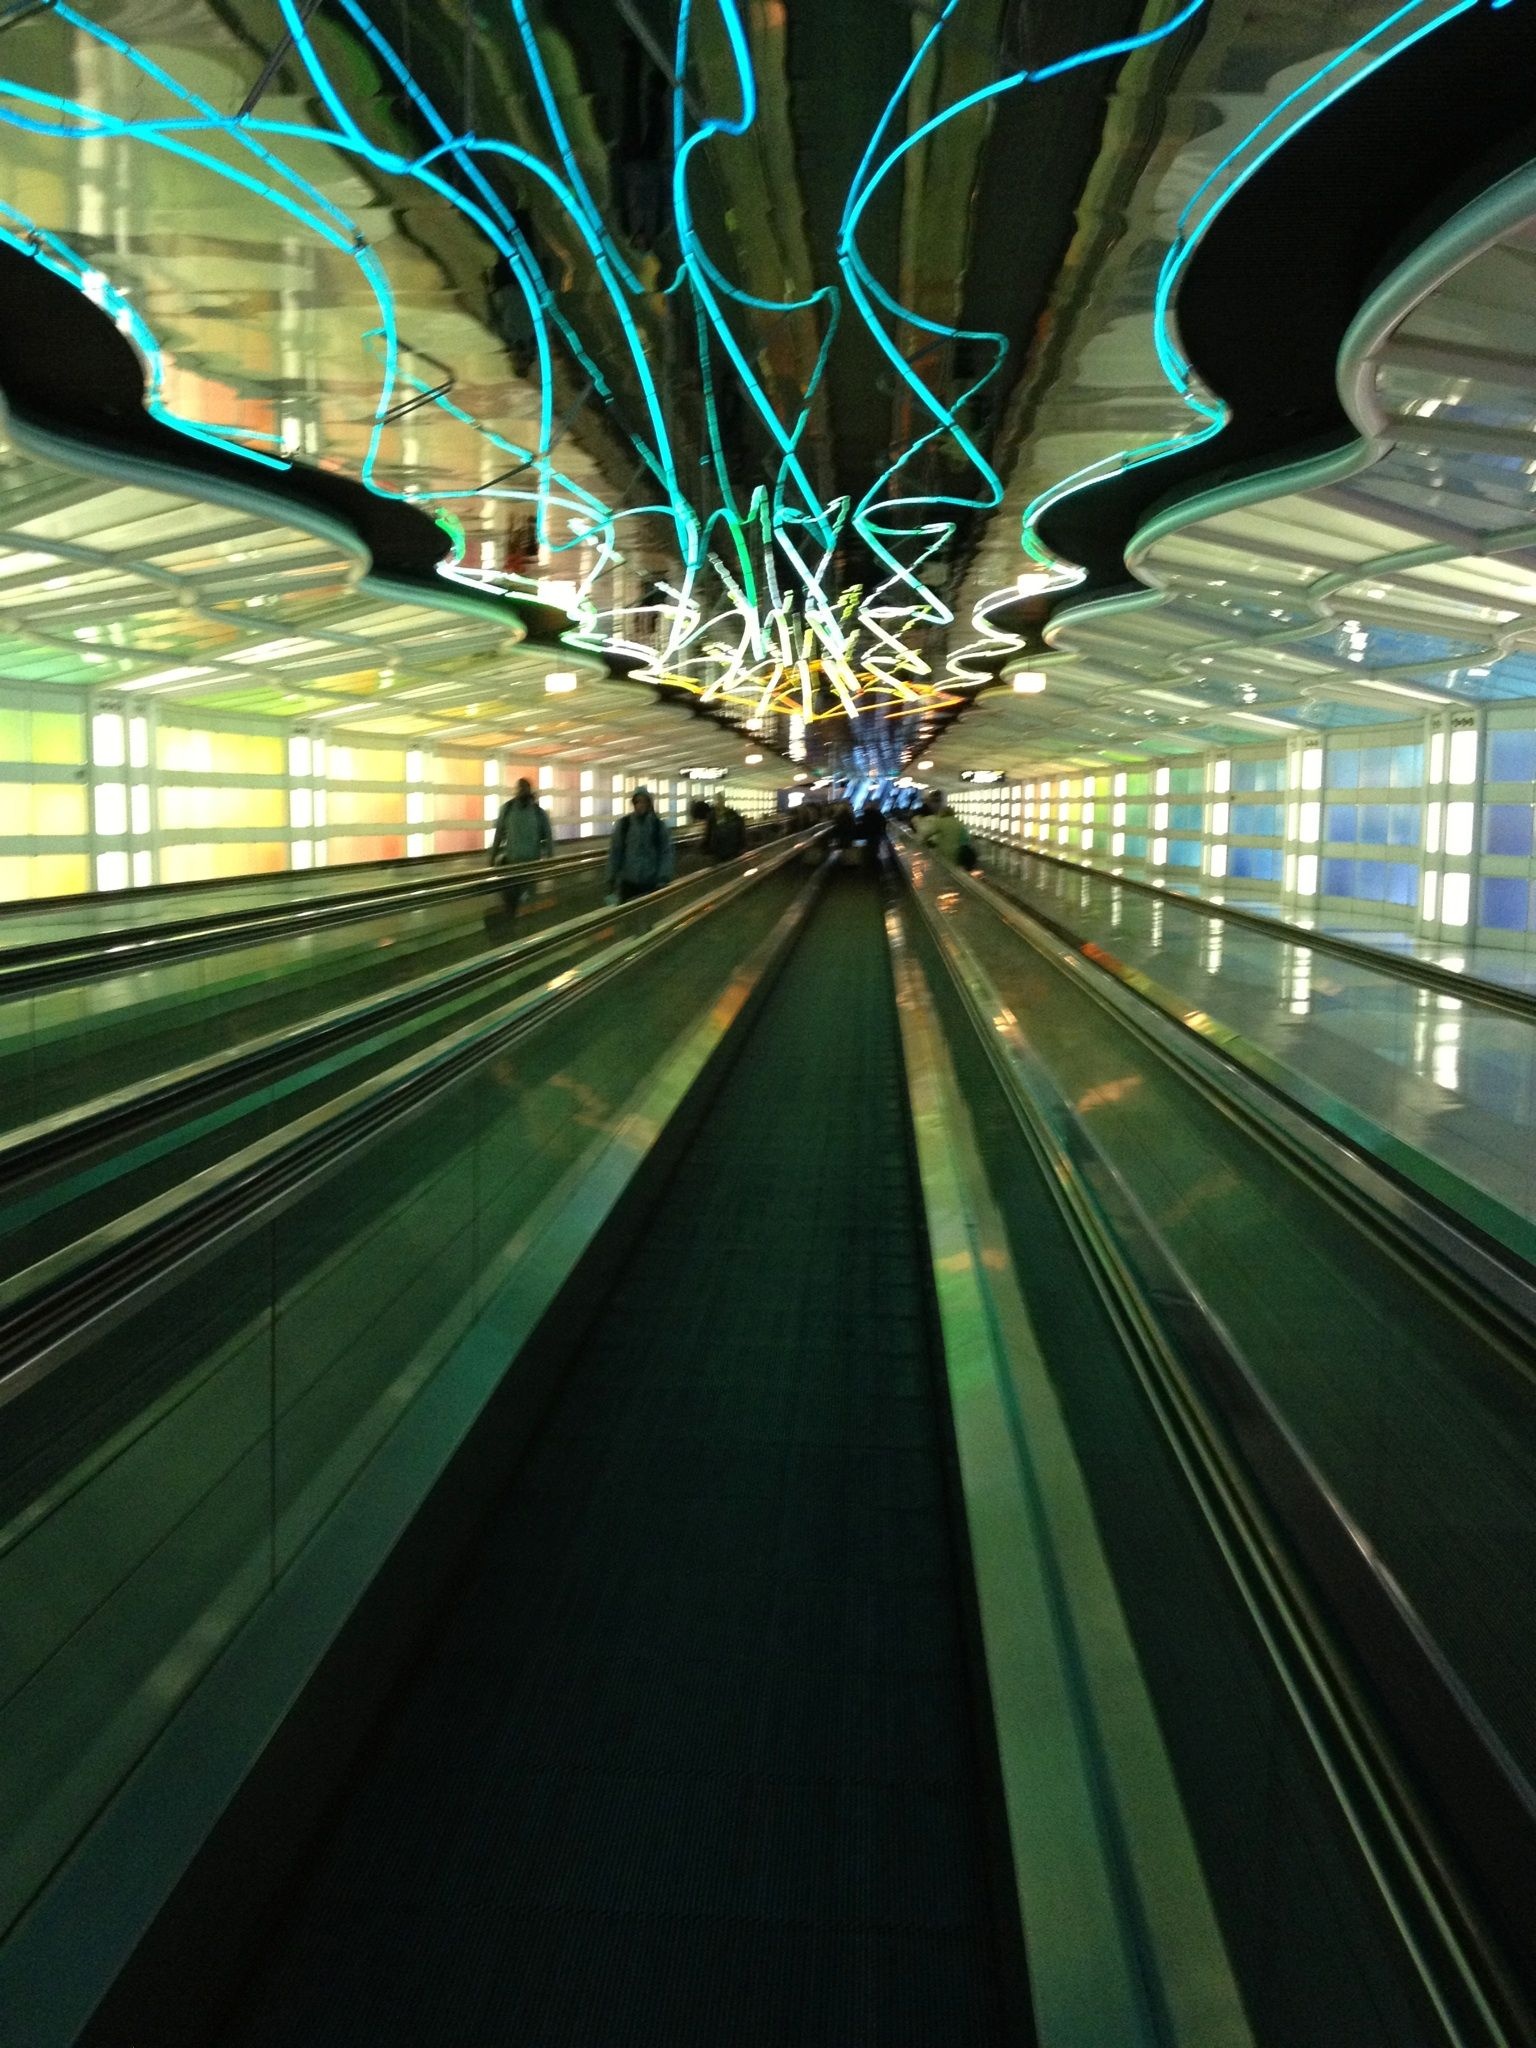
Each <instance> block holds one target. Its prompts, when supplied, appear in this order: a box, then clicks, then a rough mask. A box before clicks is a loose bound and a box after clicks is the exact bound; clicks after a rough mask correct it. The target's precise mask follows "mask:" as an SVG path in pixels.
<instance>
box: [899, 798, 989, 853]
mask: <svg viewBox="0 0 1536 2048" xmlns="http://www.w3.org/2000/svg"><path fill="white" fill-rule="evenodd" d="M928 805H929V808H928V810H927V811H926V812H925V813H924V815H923V816H922V817H920V818H919V819H918V820H917V823H916V825H915V826H914V828H913V829H914V830H915V832H916V833H917V837H918V842H919V844H920V845H923V846H926V847H928V848H929V849H930V850H931V851H932V852H934V853H941V854H942V855H943V856H944V858H945V859H946V860H958V861H960V863H961V866H962V867H968V866H973V865H974V864H975V859H976V856H975V855H974V854H971V859H970V860H969V861H965V860H962V859H961V856H962V854H963V853H966V852H969V851H970V844H971V835H970V833H969V832H967V830H966V829H965V824H964V821H963V820H962V819H960V818H957V817H956V816H955V814H954V812H953V811H952V810H951V809H950V808H949V798H948V797H947V796H946V795H945V794H944V792H943V790H942V789H931V790H930V791H929V792H928Z"/></svg>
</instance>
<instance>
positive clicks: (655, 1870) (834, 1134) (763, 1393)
mask: <svg viewBox="0 0 1536 2048" xmlns="http://www.w3.org/2000/svg"><path fill="white" fill-rule="evenodd" d="M883 951H884V943H883V936H882V932H881V926H880V919H879V908H878V896H877V893H876V890H875V889H874V887H873V886H871V885H869V884H867V883H866V882H865V881H864V880H863V878H861V877H855V876H846V877H837V878H834V881H833V884H832V886H831V889H830V891H829V894H828V897H827V899H826V900H825V902H824V904H823V906H822V908H821V909H820V910H819V911H818V912H817V913H816V915H815V917H814V918H813V920H812V923H811V926H810V928H809V930H808V932H807V934H806V936H805V938H804V939H803V940H802V942H801V944H800V946H799V948H798V950H797V952H796V953H795V955H794V956H793V957H792V959H791V961H790V962H789V964H788V966H787V968H786V969H785V971H784V974H783V977H782V979H781V980H780V982H779V984H778V986H777V988H776V989H775V990H774V992H773V993H772V995H771V996H770V998H769V1000H768V1003H767V1006H766V1008H765V1010H764V1013H763V1015H762V1017H761V1019H760V1021H759V1022H758V1024H757V1026H756V1027H755V1029H754V1031H753V1032H752V1035H751V1036H750V1038H749V1040H748V1042H747V1043H746V1044H745V1045H744V1047H743V1048H742V1051H741V1054H740V1057H739V1061H738V1063H737V1065H736V1066H735V1068H734V1069H733V1071H732V1074H731V1076H730V1077H729V1079H728V1080H727V1082H726V1084H725V1087H724V1089H723V1091H722V1093H721V1095H720V1096H719V1098H718V1099H717V1101H716V1103H715V1105H714V1107H713V1109H712V1111H711V1113H710V1114H709V1116H708V1118H707V1120H706V1122H705V1124H704V1126H703V1128H702V1129H701V1131H700V1133H699V1134H698V1136H697V1137H696V1138H695V1140H694V1141H693V1143H692V1145H691V1147H690V1149H689V1151H688V1153H687V1154H686V1155H685V1157H684V1159H683V1160H682V1162H681V1163H680V1165H679V1168H678V1170H677V1172H676V1174H675V1176H674V1178H673V1179H672V1181H671V1183H670V1184H669V1186H668V1188H667V1190H666V1192H665V1194H664V1195H663V1197H662V1198H661V1199H660V1201H659V1202H658V1203H657V1205H656V1208H655V1212H654V1219H653V1221H652V1223H651V1225H650V1227H649V1229H648V1231H647V1233H646V1235H645V1237H644V1238H643V1239H642V1241H641V1243H640V1244H639V1245H638V1247H637V1248H636V1250H635V1251H634V1253H633V1256H632V1257H631V1259H630V1261H629V1263H628V1265H627V1267H626V1268H625V1270H624V1272H623V1274H622V1275H621V1278H620V1280H619V1283H618V1285H617V1287H616V1290H615V1292H614V1294H613V1296H612V1298H611V1300H610V1301H609V1302H608V1304H607V1306H606V1308H605V1310H604V1312H603V1314H602V1316H601V1318H600V1320H599V1321H598V1323H597V1324H596V1326H595V1327H594V1328H593V1330H592V1331H591V1333H590V1336H589V1338H588V1340H587V1342H586V1344H585V1346H584V1349H583V1351H582V1353H581V1355H580V1356H579V1358H578V1359H577V1360H576V1362H575V1365H574V1369H573V1371H572V1373H571V1376H570V1379H569V1382H568V1384H567V1387H566V1389H565V1391H564V1393H563V1394H562V1396H561V1399H560V1401H559V1403H558V1405H557V1407H556V1409H555V1411H554V1412H553V1414H552V1415H551V1417H550V1418H549V1420H548V1422H547V1424H546V1426H545V1427H544V1429H543V1431H542V1433H541V1435H540V1436H539V1437H538V1439H537V1440H536V1441H535V1443H534V1446H533V1448H532V1450H531V1452H530V1454H529V1456H528V1458H527V1459H526V1461H525V1463H524V1466H523V1468H522V1470H521V1471H520V1473H519V1475H518V1478H517V1481H516V1484H515V1486H514V1488H513V1489H512V1492H511V1494H510V1496H509V1498H508V1500H507V1502H506V1505H505V1507H504V1508H503V1510H502V1511H501V1514H500V1517H499V1519H498V1520H497V1522H496V1523H495V1525H494V1527H493V1528H492V1530H491V1532H490V1534H489V1538H488V1540H487V1542H486V1545H485V1548H484V1552H483V1555H482V1556H481V1557H480V1559H479V1561H478V1565H477V1568H476V1569H475V1571H474V1573H473V1576H472V1577H471V1578H470V1580H469V1582H468V1583H467V1584H466V1586H465V1587H464V1589H463V1592H462V1595H461V1597H460V1598H459V1599H458V1601H457V1604H456V1606H455V1607H454V1608H453V1609H452V1611H451V1612H450V1613H449V1614H448V1615H447V1617H446V1619H445V1621H444V1624H443V1627H442V1633H441V1635H440V1637H439V1639H438V1640H437V1642H436V1643H435V1645H434V1647H433V1648H432V1649H431V1651H430V1652H429V1654H428V1656H427V1658H426V1659H425V1661H424V1663H423V1665H422V1666H421V1668H420V1669H419V1671H418V1673H417V1674H416V1676H415V1678H414V1680H413V1681H412V1682H411V1683H410V1684H409V1686H408V1688H407V1689H406V1691H405V1693H404V1696H403V1697H402V1698H401V1699H400V1700H399V1701H398V1704H397V1709H396V1711H395V1712H394V1714H393V1716H392V1719H391V1720H390V1722H389V1724H388V1726H387V1728H386V1729H385V1731H384V1732H383V1734H382V1737H381V1739H380V1741H379V1743H378V1745H377V1746H376V1748H375V1750H374V1752H373V1754H372V1755H371V1758H370V1759H369V1761H368V1764H367V1767H366V1768H365V1769H364V1770H363V1771H362V1772H361V1773H360V1774H359V1776H358V1778H357V1779H356V1782H355V1783H354V1784H353V1786H352V1788H351V1791H350V1795H349V1796H348V1797H347V1799H346V1802H345V1806H344V1809H343V1810H342V1812H341V1814H340V1816H339V1820H338V1823H337V1826H336V1829H335V1832H334V1835H333V1837H332V1839H331V1840H330V1843H329V1845H328V1847H327V1848H326V1849H325V1851H324V1853H323V1855H322V1856H321V1858H320V1860H319V1863H318V1865H317V1867H316V1868H315V1869H314V1871H313V1873H312V1875H311V1878H310V1880H309V1882H308V1885H307V1888H306V1889H305V1890H304V1891H303V1893H302V1894H301V1896H300V1897H299V1899H298V1901H297V1903H296V1905H295V1907H294V1910H293V1914H292V1918H291V1921H290V1923H289V1925H288V1926H287V1927H286V1929H285V1930H284V1932H283V1934H282V1936H281V1937H280V1941H279V1946H278V1952H277V1954H276V1956H275V1958H274V1960H273V1961H272V1962H271V1964H270V1967H268V1968H267V1969H266V1971H265V1972H264V1974H263V1975H262V1976H261V1977H260V1979H259V1980H258V1981H257V1983H256V1984H254V1985H253V1986H252V1987H251V1988H250V1990H249V1993H248V1995H247V1998H246V2000H245V2002H244V2009H243V2011H242V2014H241V2016H240V2019H239V2021H238V2023H237V2024H236V2025H235V2027H234V2029H233V2031H232V2033H231V2034H230V2036H229V2037H228V2038H229V2042H230V2044H231V2048H235V2044H238V2048H294V2044H297V2043H300V2042H303V2043H310V2042H321V2041H324V2042H327V2043H347V2042H367V2043H369V2044H370V2048H389V2044H395V2043H400V2044H404V2043H407V2042H409V2043H411V2044H415V2048H421V2044H437V2043H443V2044H450V2043H451V2044H454V2048H461V2044H464V2043H469V2042H476V2043H481V2042H483V2043H489V2042H492V2041H506V2042H513V2041H518V2042H523V2041H526V2042H529V2043H538V2044H540V2048H559V2044H570V2048H597V2044H600V2043H601V2044H607V2043H615V2044H616V2043H618V2042H621V2041H622V2042H625V2043H636V2044H639V2043H651V2042H656V2043H662V2042H665V2043H668V2044H679V2043H685V2042H710V2043H722V2044H723V2043H727V2042H729V2043H732V2044H737V2043H762V2044H764V2048H767V2044H772V2048H782V2044H785V2043H790V2042H793V2043H795V2044H797V2048H817V2044H825V2048H847V2044H851V2043H858V2044H860V2048H879V2044H898V2043H900V2044H911V2048H932V2044H934V2043H936V2042H940V2041H955V2042H962V2041H963V2042H965V2043H967V2044H975V2048H983V2044H986V2043H988V2042H993V2041H998V2042H1001V2041H1003V2040H1007V2041H1009V2042H1010V2043H1019V2042H1021V2041H1026V2040H1027V2038H1028V2025H1027V2021H1021V2019H1020V2018H1019V2016H1018V2014H1017V2013H1009V2012H1007V2011H1005V1995H1004V1992H1003V1990H1002V1986H1003V1985H1004V1984H1005V1983H1008V1984H1016V1983H1017V1981H1018V1970H1019V1963H1018V1958H1017V1955H1016V1954H1014V1953H1013V1952H1012V1948H1013V1945H1012V1944H1008V1943H1005V1942H1004V1941H1003V1940H1002V1939H1001V1938H1000V1937H999V1936H998V1934H997V1932H996V1926H997V1920H996V1915H995V1906H996V1902H997V1898H998V1894H999V1889H1000V1886H999V1879H998V1873H997V1872H996V1870H995V1868H994V1866H993V1863H992V1857H991V1851H990V1850H989V1847H988V1843H989V1839H990V1837H989V1833H988V1829H987V1827H986V1826H985V1824H984V1821H985V1815H986V1812H987V1801H988V1797H989V1794H988V1789H987V1788H988V1784H989V1779H988V1771H989V1769H990V1765H989V1764H988V1762H987V1761H986V1760H985V1759H983V1758H982V1757H981V1756H980V1754H979V1752H978V1744H977V1739H976V1735H975V1728H976V1722H975V1719H974V1699H973V1696H972V1691H971V1685H972V1680H971V1670H970V1665H969V1662H968V1659H967V1656H966V1654H965V1649H964V1643H963V1638H962V1622H961V1609H960V1605H959V1601H958V1599H957V1587H958V1585H959V1584H960V1582H961V1575H962V1573H963V1571H964V1564H963V1560H962V1559H961V1557H960V1556H959V1555H958V1554H957V1550H956V1544H955V1539H954V1537H953V1535H952V1521H951V1516H950V1511H949V1503H948V1495H949V1489H950V1485H951V1478H950V1471H949V1463H950V1455H951V1454H950V1447H949V1441H948V1424H947V1420H946V1416H945V1412H944V1408H943V1405H942V1402H943V1396H942V1394H941V1392H940V1389H939V1380H938V1364H937V1360H936V1358H935V1355H934V1348H933V1340H932V1338H931V1335H930V1328H929V1322H928V1311H927V1303H926V1300H925V1297H924V1294H923V1291H922V1290H923V1284H924V1283H923V1282H922V1280H921V1277H920V1276H921V1275H922V1273H923V1272H924V1270H925V1266H926V1260H925V1256H924V1250H923V1245H922V1242H921V1237H920V1230H921V1225H920V1216H919V1208H918V1202H919V1197H918V1193H917V1190H916V1187H915V1185H914V1183H913V1179H912V1172H911V1168H910V1164H909V1160H908V1156H907V1135H906V1128H905V1105H904V1100H903V1095H902V1084H901V1078H900V1048H899V1041H898V1037H897V1024H896V1016H895V1011H894V1006H893V1004H892V1001H891V993H890V985H889V975H888V970H887V967H886V965H885V961H884V958H883ZM790 1276H793V1283H792V1284H791V1280H790ZM1006 1883H1007V1880H1006V1878H1004V1879H1003V1880H1002V1884H1003V1886H1004V1887H1006Z"/></svg>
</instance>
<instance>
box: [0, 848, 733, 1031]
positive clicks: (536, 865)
mask: <svg viewBox="0 0 1536 2048" xmlns="http://www.w3.org/2000/svg"><path fill="white" fill-rule="evenodd" d="M701 836H702V835H701V834H700V833H698V832H680V833H678V834H677V837H676V842H675V843H676V844H677V845H678V846H680V847H691V846H695V845H697V844H699V842H700V839H701ZM576 843H577V845H578V847H579V848H580V851H579V852H576V853H570V854H561V855H558V856H556V858H555V859H554V860H553V861H549V860H531V861H517V862H509V863H508V864H507V865H505V866H503V867H494V868H493V867H479V868H476V869H474V870H472V871H471V872H470V873H469V874H468V875H463V874H458V875H449V876H445V877H439V878H438V879H437V880H435V881H424V882H412V883H409V884H401V885H399V886H397V887H395V888H391V889H367V890H363V889H353V890H349V891H347V892H345V893H343V894H339V895H336V896H330V897H325V896H322V897H319V898H316V899H313V900H305V901H304V902H301V903H295V904H293V905H292V906H291V907H283V908H278V909H273V908H272V907H271V906H263V907H262V908H260V909H255V910H227V911H220V912H218V913H217V914H216V915H214V916H212V917H200V918H189V919H186V920H177V921H175V922H172V923H166V924H159V925H154V926H151V927H149V928H148V929H146V928H145V927H143V926H141V925H128V926H124V927H123V928H122V929H121V930H119V931H115V932H102V933H100V934H99V935H97V936H95V937H93V938H89V939H86V940H81V939H48V940H44V941H41V942H40V943H38V944H37V945H34V946H16V947H13V948H11V949H10V950H8V951H4V952H0V1003H5V1002H10V1001H13V1000H15V999H16V998H17V997H20V996H27V995H32V994H35V993H37V992H39V991H41V990H43V989H47V988H56V987H58V986H60V985H61V984H64V983H67V982H75V981H90V980H96V979H97V978H99V977H101V976H105V975H112V974H127V973H138V972H139V971H140V970H141V969H144V968H149V967H158V966H160V965H161V964H162V963H164V962H168V961H174V960H184V959H189V958H191V957H193V956H195V955H199V954H203V953H215V952H222V951H224V950H226V949H228V948H231V947H236V946H254V945H259V944H261V943H262V941H264V940H268V939H285V940H287V939H299V938H304V937H307V936H308V934H309V933H310V932H314V931H323V930H327V929H329V928H330V927H331V926H333V925H346V924H363V923H366V922H367V921H368V920H369V919H370V918H376V917H393V916H398V915H399V914H401V913H402V912H404V911H409V910H426V909H435V908H436V907H437V906H438V905H439V904H445V903H446V904H451V903H457V902H460V901H473V900H474V899H475V898H476V897H479V896H494V895H497V894H499V893H500V892H501V891H502V890H504V889H506V888H508V887H510V886H511V885H512V884H514V883H528V882H538V881H547V880H550V879H552V878H553V877H554V876H556V875H559V876H565V875H570V874H574V873H576V872H577V871H578V870H580V871H583V872H585V871H587V870H589V869H593V868H596V867H599V866H600V865H601V864H602V863H603V862H604V861H605V860H606V859H607V857H608V847H607V843H606V841H598V840H593V841H591V842H586V841H577V842H576Z"/></svg>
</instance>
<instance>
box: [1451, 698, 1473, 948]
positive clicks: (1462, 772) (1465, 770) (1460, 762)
mask: <svg viewBox="0 0 1536 2048" xmlns="http://www.w3.org/2000/svg"><path fill="white" fill-rule="evenodd" d="M1476 780H1477V734H1476V732H1475V731H1474V730H1473V729H1472V728H1471V727H1470V726H1467V727H1464V728H1463V729H1462V730H1461V731H1460V732H1453V733H1452V734H1451V781H1452V782H1453V783H1455V784H1456V785H1457V786H1458V787H1464V786H1465V785H1466V784H1467V783H1469V782H1476ZM1447 922H1449V920H1447Z"/></svg>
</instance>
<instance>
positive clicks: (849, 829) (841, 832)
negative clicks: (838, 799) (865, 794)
mask: <svg viewBox="0 0 1536 2048" xmlns="http://www.w3.org/2000/svg"><path fill="white" fill-rule="evenodd" d="M857 836H858V823H857V820H856V819H855V818H854V815H853V805H852V804H850V803H847V802H842V803H839V804H838V805H837V806H836V808H835V809H834V810H833V813H832V844H833V845H834V846H835V847H836V848H837V850H838V852H839V853H846V852H847V851H848V849H849V847H850V846H852V844H853V842H854V840H855V839H856V838H857Z"/></svg>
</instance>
